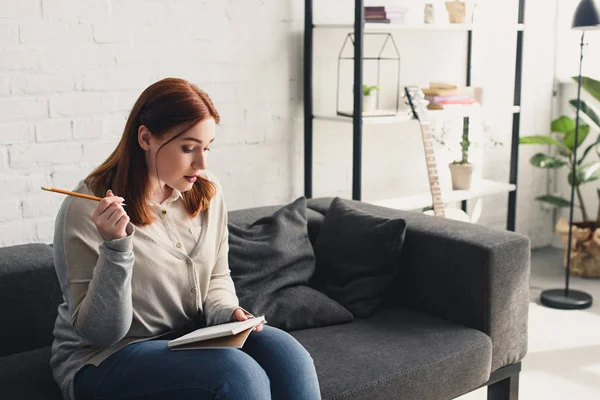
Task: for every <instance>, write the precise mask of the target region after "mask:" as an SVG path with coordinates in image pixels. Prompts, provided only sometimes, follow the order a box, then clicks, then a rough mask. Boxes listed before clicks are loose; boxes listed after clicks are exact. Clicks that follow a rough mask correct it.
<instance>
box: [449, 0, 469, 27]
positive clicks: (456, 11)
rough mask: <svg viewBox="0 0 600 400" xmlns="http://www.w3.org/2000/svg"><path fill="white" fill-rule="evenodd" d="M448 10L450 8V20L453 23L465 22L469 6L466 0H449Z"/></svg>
mask: <svg viewBox="0 0 600 400" xmlns="http://www.w3.org/2000/svg"><path fill="white" fill-rule="evenodd" d="M446 10H448V20H449V21H450V23H451V24H464V23H465V17H466V15H467V8H466V5H465V2H464V1H458V0H455V1H447V2H446Z"/></svg>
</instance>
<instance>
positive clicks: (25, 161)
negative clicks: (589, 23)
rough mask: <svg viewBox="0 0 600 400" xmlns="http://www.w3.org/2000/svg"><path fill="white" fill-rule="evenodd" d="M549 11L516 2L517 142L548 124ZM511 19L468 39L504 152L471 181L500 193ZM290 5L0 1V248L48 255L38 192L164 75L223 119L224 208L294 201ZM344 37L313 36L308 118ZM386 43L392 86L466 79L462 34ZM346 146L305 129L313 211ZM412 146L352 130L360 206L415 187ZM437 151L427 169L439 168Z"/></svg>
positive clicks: (297, 159) (525, 202)
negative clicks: (358, 155)
mask: <svg viewBox="0 0 600 400" xmlns="http://www.w3.org/2000/svg"><path fill="white" fill-rule="evenodd" d="M370 3H372V4H373V5H374V4H375V3H376V2H367V5H369V4H370ZM379 3H382V2H379ZM384 3H385V2H384ZM388 3H393V2H391V1H390V2H388ZM509 3H510V4H509ZM548 3H552V4H555V1H550V2H548V1H544V0H529V1H528V2H527V4H528V5H527V12H526V15H527V17H526V18H527V21H528V23H529V25H528V27H527V32H526V36H525V37H526V41H525V53H524V56H525V62H524V66H525V68H524V76H523V113H522V119H521V128H522V129H521V133H522V134H523V135H524V134H533V133H537V131H539V130H542V129H545V127H547V126H548V125H549V120H550V114H551V104H550V97H549V96H550V94H551V91H552V77H553V68H551V65H552V63H553V59H554V42H553V39H552V38H553V32H554V24H553V23H550V22H549V21H552V18H550V19H548V18H547V17H546V16H542V15H540V13H539V12H538V11H539V10H540V9H547V8H550V9H552V8H551V7H548ZM516 4H517V2H516V0H510V2H507V1H500V0H498V1H493V2H490V1H487V2H482V4H481V5H480V11H481V12H480V18H481V19H482V21H484V22H485V23H484V24H483V26H482V28H481V30H478V31H476V33H475V39H474V53H473V57H474V59H473V62H474V69H473V83H474V84H475V85H477V86H483V87H484V101H485V103H486V104H488V110H487V112H486V114H485V117H486V121H487V123H488V124H489V125H491V126H493V129H494V132H495V136H496V137H497V138H499V139H500V140H502V141H504V142H505V145H504V147H502V148H500V149H496V150H493V151H492V150H485V149H479V151H475V152H474V155H473V157H474V160H475V162H477V163H478V164H479V165H480V167H479V168H478V172H477V173H478V174H479V176H482V177H484V178H488V179H496V180H502V181H507V180H508V153H509V139H510V130H511V118H512V114H511V113H510V111H509V109H508V106H509V105H510V104H511V102H512V87H513V79H514V76H513V73H514V55H515V49H514V45H515V42H516V41H515V31H514V30H512V29H511V27H512V26H513V25H514V23H515V22H516ZM303 5H304V1H302V0H289V1H283V0H262V1H259V0H244V1H241V0H238V1H228V2H224V1H219V0H210V1H205V2H198V1H194V0H181V1H166V0H147V1H142V0H127V1H124V0H123V1H121V0H86V1H79V0H61V1H58V0H21V1H19V2H15V1H14V0H0V193H1V194H0V246H4V245H11V244H18V243H26V242H31V241H43V242H49V241H51V238H52V229H53V220H54V215H55V213H56V210H57V207H58V206H59V204H60V202H61V201H62V196H61V195H57V194H52V193H47V192H41V191H40V189H39V187H40V186H42V185H48V186H55V187H60V188H67V189H68V188H72V187H73V186H74V185H75V184H76V183H77V182H78V181H79V180H80V179H82V178H83V177H85V175H86V174H87V173H88V172H89V171H90V170H91V169H92V168H93V167H95V166H96V165H98V163H100V162H101V161H102V160H103V159H104V158H105V157H106V156H107V155H108V154H109V152H110V150H112V149H113V148H114V146H115V144H116V142H117V141H118V138H119V137H120V134H121V131H122V128H123V125H124V121H125V118H126V116H127V113H128V111H129V109H130V107H131V106H132V104H133V102H134V101H135V99H136V98H137V96H138V95H139V93H140V92H141V91H142V90H143V89H144V88H145V87H147V86H148V85H149V84H151V83H153V82H154V81H156V80H158V79H161V78H163V77H167V76H177V77H182V78H185V79H189V80H190V81H192V82H193V83H196V84H198V85H199V86H200V87H201V88H203V89H205V90H206V91H207V92H208V93H209V94H210V95H211V97H212V98H213V100H214V102H215V104H216V106H217V108H218V110H219V112H220V113H221V115H222V123H221V127H220V128H219V131H218V139H217V141H216V142H215V145H214V146H213V152H212V153H211V157H212V160H211V169H213V170H214V171H215V172H216V173H217V174H218V175H219V177H220V178H221V181H222V182H223V185H224V187H225V191H226V196H227V200H228V204H229V207H230V209H238V208H244V207H251V206H255V205H265V204H281V203H283V202H287V201H290V200H292V199H293V198H295V197H297V196H300V195H302V194H303V180H302V179H303V178H302V173H303V157H302V154H303V150H302V121H301V116H302V81H301V80H302V62H301V61H302V30H303ZM352 10H353V2H352V1H351V0H335V1H333V0H332V1H328V2H318V1H315V20H316V21H328V20H329V21H333V20H335V21H341V22H348V21H351V19H352ZM344 34H345V32H344V31H327V32H325V31H317V32H315V82H314V86H315V97H314V101H315V106H316V111H319V110H320V111H323V112H331V111H335V102H333V103H332V102H331V101H332V100H334V99H335V89H334V90H331V87H332V84H334V83H335V81H336V75H335V69H332V65H333V66H335V63H336V62H337V54H338V51H339V49H340V47H341V44H342V40H343V38H344ZM394 37H395V39H396V40H397V43H398V45H399V47H400V48H399V50H400V52H401V57H402V72H401V79H402V80H401V84H402V83H408V82H411V83H417V84H427V82H428V81H429V80H433V79H444V80H456V81H458V82H462V80H464V76H465V74H464V66H465V45H466V33H465V32H451V33H448V34H446V33H443V32H438V33H434V32H417V33H410V36H408V35H407V32H404V33H403V32H400V33H395V34H394ZM549 38H550V39H549ZM438 54H444V55H443V56H438ZM332 107H333V108H332ZM351 132H352V130H351V125H350V124H343V125H342V124H337V123H331V122H315V147H314V153H315V165H314V168H315V170H314V195H315V196H322V195H341V196H344V197H351V181H352V179H351V178H352V177H351V154H352V149H351V144H352V141H351V135H352V133H351ZM421 146H422V145H421V142H420V136H419V133H418V127H417V126H416V125H415V124H414V123H412V124H400V125H389V126H381V125H379V126H375V127H372V126H369V127H365V130H364V155H363V171H364V172H363V198H376V197H380V196H387V195H389V194H392V195H397V194H408V193H409V192H411V191H416V190H422V188H426V187H427V186H426V170H425V164H424V160H423V156H422V154H423V151H422V147H421ZM442 150H443V149H439V152H438V153H439V154H440V160H439V164H440V165H442V164H444V163H445V162H447V161H448V160H449V159H451V158H452V157H451V155H450V154H447V153H444V152H443V151H442ZM527 151H529V150H525V149H524V148H521V158H520V162H521V164H520V165H521V166H520V173H519V182H520V191H519V195H518V206H519V208H518V212H517V230H518V231H519V232H522V233H525V234H528V235H530V236H531V237H532V240H533V244H534V246H539V245H543V244H547V243H548V242H549V241H550V239H551V232H552V230H551V225H552V213H551V212H548V211H543V210H541V209H540V207H539V205H538V204H537V203H535V202H534V201H532V198H533V197H535V196H536V195H539V194H542V193H545V190H546V188H545V185H546V183H545V182H546V181H547V178H546V177H545V176H542V175H540V172H539V171H536V170H534V169H533V168H528V165H527V159H528V155H527ZM444 157H445V158H444ZM506 198H507V196H504V195H502V196H492V197H489V198H486V199H485V203H484V204H485V206H484V214H483V218H482V221H481V223H483V224H486V225H489V226H493V227H497V228H501V229H502V228H504V227H505V220H506V208H507V200H506Z"/></svg>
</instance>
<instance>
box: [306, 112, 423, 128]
mask: <svg viewBox="0 0 600 400" xmlns="http://www.w3.org/2000/svg"><path fill="white" fill-rule="evenodd" d="M315 119H318V120H324V121H339V122H348V123H352V117H346V116H344V115H315ZM411 119H412V115H411V114H410V113H409V112H408V111H407V112H406V113H401V114H398V115H392V116H382V117H366V116H363V119H362V122H363V125H369V124H395V123H399V122H406V121H410V120H411Z"/></svg>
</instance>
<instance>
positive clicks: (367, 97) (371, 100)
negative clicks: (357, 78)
mask: <svg viewBox="0 0 600 400" xmlns="http://www.w3.org/2000/svg"><path fill="white" fill-rule="evenodd" d="M379 90H380V89H379V86H377V85H371V86H369V85H363V111H366V112H369V111H375V110H376V109H377V93H376V92H377V91H379Z"/></svg>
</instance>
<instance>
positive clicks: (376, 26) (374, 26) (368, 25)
mask: <svg viewBox="0 0 600 400" xmlns="http://www.w3.org/2000/svg"><path fill="white" fill-rule="evenodd" d="M313 27H314V28H316V29H352V30H354V24H329V23H325V24H314V25H313ZM476 29H481V27H480V26H478V25H474V24H394V23H389V24H384V23H376V22H365V32H377V31H390V30H392V31H399V30H409V31H411V30H412V31H472V30H476ZM515 29H516V30H517V31H523V30H525V24H516V25H515Z"/></svg>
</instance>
